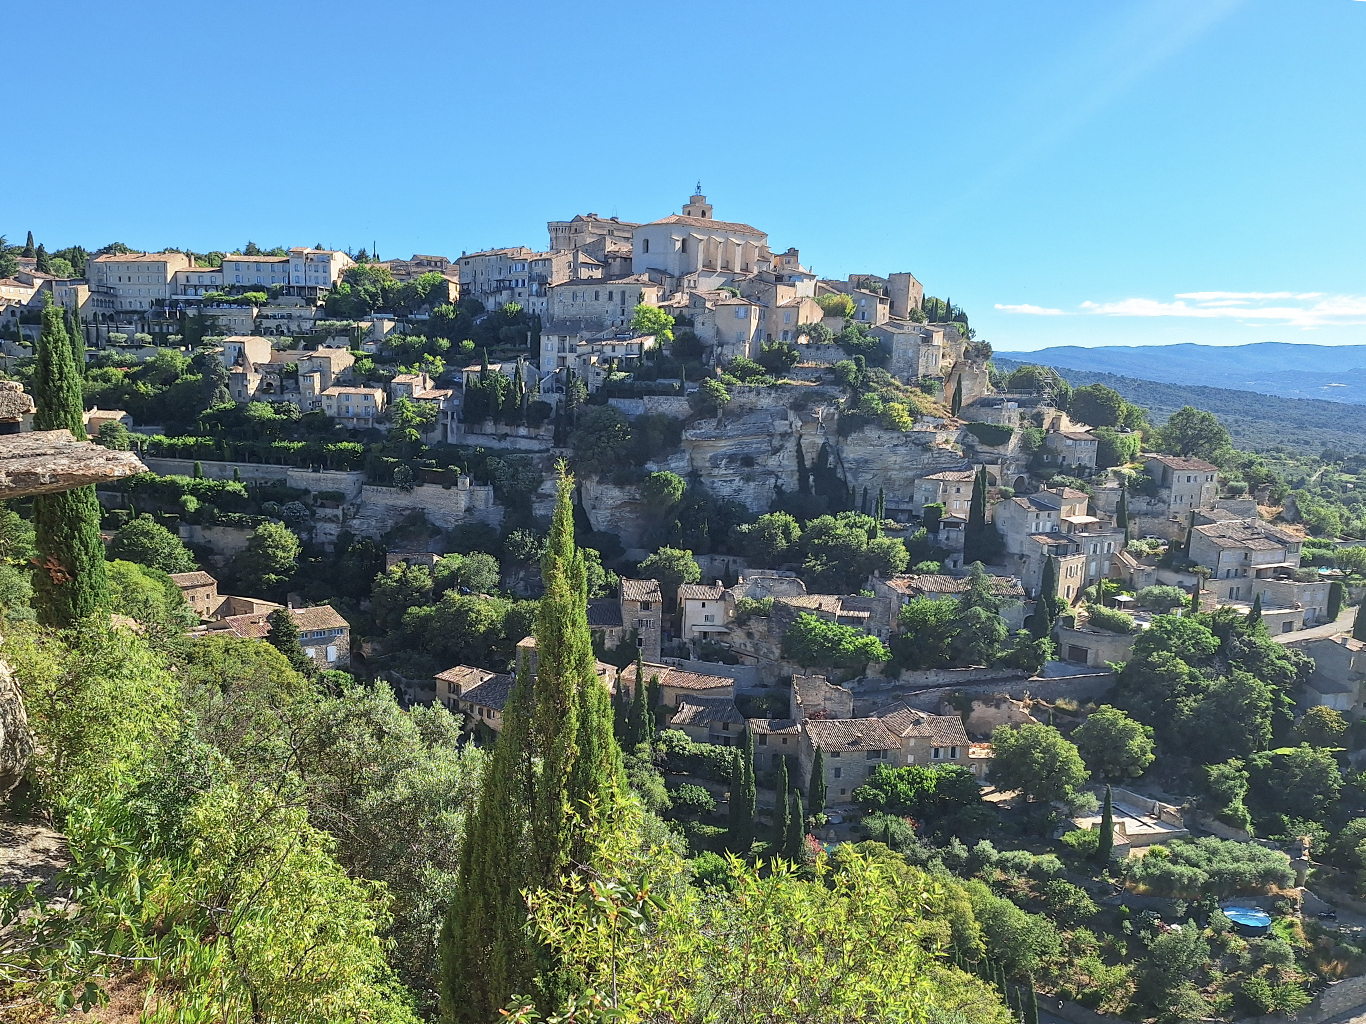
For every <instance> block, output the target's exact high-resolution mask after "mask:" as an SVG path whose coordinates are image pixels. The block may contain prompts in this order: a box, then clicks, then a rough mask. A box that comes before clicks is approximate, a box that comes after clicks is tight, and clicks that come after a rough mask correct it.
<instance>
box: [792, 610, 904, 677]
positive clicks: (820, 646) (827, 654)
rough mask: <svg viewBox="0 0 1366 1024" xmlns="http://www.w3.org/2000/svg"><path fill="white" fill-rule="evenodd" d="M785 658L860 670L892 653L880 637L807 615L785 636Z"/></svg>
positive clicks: (794, 623)
mask: <svg viewBox="0 0 1366 1024" xmlns="http://www.w3.org/2000/svg"><path fill="white" fill-rule="evenodd" d="M783 655H784V656H785V657H787V658H791V659H792V660H793V661H795V662H797V664H799V665H805V666H821V667H827V666H828V667H833V668H860V667H862V666H864V665H866V664H868V662H870V661H886V660H887V659H888V658H890V657H891V653H890V652H889V651H888V650H887V648H886V647H884V646H883V645H882V641H881V640H879V639H878V638H877V637H875V636H872V635H870V634H868V633H865V632H864V631H863V630H861V629H858V628H857V627H855V626H845V625H841V624H839V623H835V622H828V621H826V620H825V619H822V618H819V617H817V616H815V615H812V614H811V613H809V612H803V613H802V614H800V615H798V616H797V618H796V619H795V620H794V621H793V623H792V625H791V626H790V627H789V628H788V631H787V635H786V636H784V637H783Z"/></svg>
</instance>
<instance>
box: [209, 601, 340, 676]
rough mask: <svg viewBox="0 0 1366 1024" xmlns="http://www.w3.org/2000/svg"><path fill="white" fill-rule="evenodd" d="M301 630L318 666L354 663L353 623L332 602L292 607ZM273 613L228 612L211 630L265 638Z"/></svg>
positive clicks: (307, 650)
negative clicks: (267, 618)
mask: <svg viewBox="0 0 1366 1024" xmlns="http://www.w3.org/2000/svg"><path fill="white" fill-rule="evenodd" d="M289 612H290V614H291V615H292V616H293V617H294V623H295V625H296V626H297V627H298V629H299V644H300V646H302V647H303V649H304V654H306V655H308V657H309V659H310V660H312V662H313V663H314V664H315V665H317V666H318V668H324V669H326V668H339V669H344V668H346V667H347V666H348V665H350V664H351V624H350V623H349V622H347V621H346V620H345V619H344V618H342V617H341V615H340V614H339V613H338V612H337V610H336V609H335V608H333V607H331V606H330V605H319V606H317V607H316V608H291V609H290V610H289ZM267 615H269V612H265V611H259V612H254V613H251V614H246V615H228V616H226V617H223V618H219V619H216V620H215V621H213V622H211V623H209V625H208V627H207V632H221V631H225V630H226V631H228V632H231V633H233V634H234V635H235V636H240V637H245V638H248V639H255V640H264V639H266V638H267V637H268V636H270V623H269V622H267V621H266V617H267Z"/></svg>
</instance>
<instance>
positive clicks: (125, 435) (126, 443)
mask: <svg viewBox="0 0 1366 1024" xmlns="http://www.w3.org/2000/svg"><path fill="white" fill-rule="evenodd" d="M95 443H96V444H99V445H102V446H103V447H105V448H108V449H109V450H110V451H116V452H126V451H130V450H131V449H132V447H133V433H132V431H130V430H129V429H128V428H127V427H125V426H124V425H123V424H122V423H120V422H119V421H118V420H106V421H105V422H104V423H101V424H100V432H99V434H97V435H96V436H95Z"/></svg>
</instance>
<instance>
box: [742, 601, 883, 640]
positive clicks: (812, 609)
mask: <svg viewBox="0 0 1366 1024" xmlns="http://www.w3.org/2000/svg"><path fill="white" fill-rule="evenodd" d="M803 614H809V615H814V616H816V617H817V618H818V619H825V620H826V621H827V622H835V623H838V624H839V625H841V626H855V627H857V628H859V629H861V630H863V631H864V632H865V633H870V634H872V635H873V636H876V637H878V638H879V639H882V640H885V639H887V637H888V636H889V635H890V634H891V630H892V620H891V608H890V607H889V606H888V605H887V603H886V602H884V601H879V600H878V599H877V598H873V597H862V596H860V595H846V594H806V595H803V596H801V597H775V598H774V599H773V610H772V612H770V613H769V633H770V636H771V637H772V639H773V640H774V642H775V643H777V644H781V643H782V640H783V638H784V637H785V636H787V631H788V630H789V629H791V628H792V624H793V623H794V622H795V621H796V620H797V616H798V615H803Z"/></svg>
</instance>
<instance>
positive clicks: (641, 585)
mask: <svg viewBox="0 0 1366 1024" xmlns="http://www.w3.org/2000/svg"><path fill="white" fill-rule="evenodd" d="M621 599H622V600H623V601H662V600H663V599H664V598H663V595H662V593H661V592H660V589H659V580H622V581H621Z"/></svg>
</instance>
